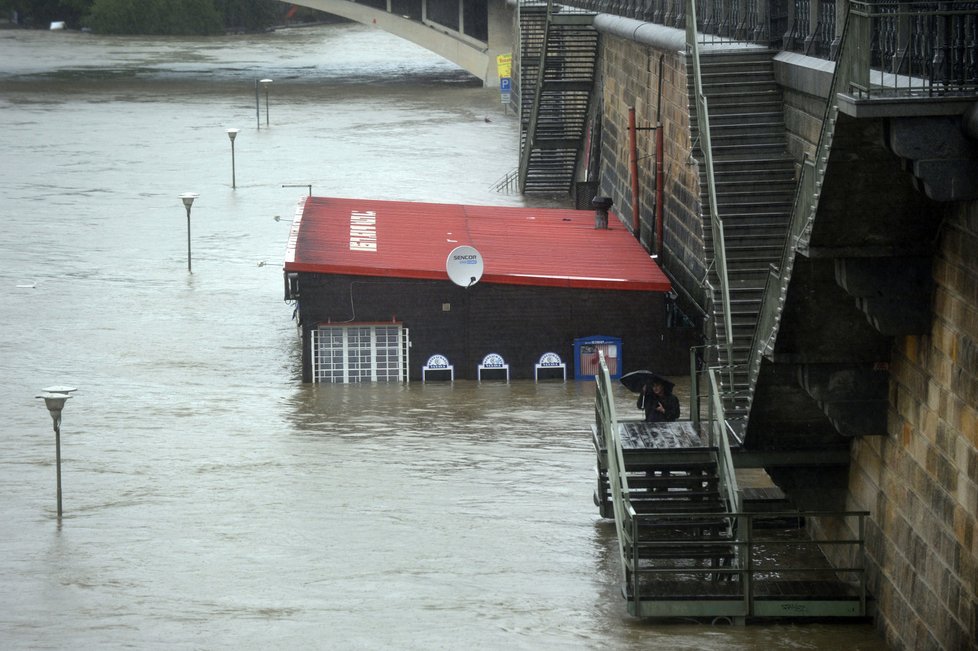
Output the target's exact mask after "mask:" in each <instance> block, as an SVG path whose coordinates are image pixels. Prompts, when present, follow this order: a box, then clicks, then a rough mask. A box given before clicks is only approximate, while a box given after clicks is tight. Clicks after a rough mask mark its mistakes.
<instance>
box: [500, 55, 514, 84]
mask: <svg viewBox="0 0 978 651" xmlns="http://www.w3.org/2000/svg"><path fill="white" fill-rule="evenodd" d="M496 71H497V72H498V73H499V77H500V79H501V78H503V77H512V76H513V55H512V54H500V55H498V56H497V57H496Z"/></svg>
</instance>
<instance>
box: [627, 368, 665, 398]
mask: <svg viewBox="0 0 978 651" xmlns="http://www.w3.org/2000/svg"><path fill="white" fill-rule="evenodd" d="M618 381H619V382H621V383H622V384H624V385H625V388H626V389H628V390H629V391H631V392H632V393H641V392H642V388H643V387H644V386H645V385H646V384H652V383H653V382H662V387H663V388H664V389H665V390H666V393H672V388H673V387H674V386H676V385H675V384H673V383H672V382H670V381H669V380H667V379H665V378H664V377H662V376H661V375H659V374H658V373H653V372H652V371H646V370H641V371H632V372H631V373H625V374H624V375H622V376H621V378H620V379H619V380H618Z"/></svg>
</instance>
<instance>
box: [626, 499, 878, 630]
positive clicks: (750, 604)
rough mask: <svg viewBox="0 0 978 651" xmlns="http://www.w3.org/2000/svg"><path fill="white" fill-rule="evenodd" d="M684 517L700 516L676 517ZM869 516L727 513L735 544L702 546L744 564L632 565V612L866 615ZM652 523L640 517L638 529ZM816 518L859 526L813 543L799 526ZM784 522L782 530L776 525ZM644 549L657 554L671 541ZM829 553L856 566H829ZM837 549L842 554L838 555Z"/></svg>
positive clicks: (861, 513) (853, 513) (705, 543)
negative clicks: (832, 551)
mask: <svg viewBox="0 0 978 651" xmlns="http://www.w3.org/2000/svg"><path fill="white" fill-rule="evenodd" d="M700 515H702V514H700ZM683 516H685V517H690V516H693V517H695V516H696V514H675V517H683ZM868 516H869V513H868V512H867V511H804V512H799V511H788V512H767V513H745V512H736V513H729V514H727V517H730V518H731V519H733V520H735V521H736V522H737V532H738V535H737V537H736V538H734V539H731V540H719V539H718V540H705V541H702V542H700V541H697V544H698V545H702V546H704V547H705V548H714V549H716V550H717V553H718V554H719V553H720V552H721V551H722V550H724V549H726V550H727V551H728V553H730V554H732V555H733V556H735V557H736V558H737V559H739V562H737V563H734V564H732V565H729V566H719V567H718V566H715V565H713V566H688V565H687V566H684V567H650V566H645V567H640V566H638V565H634V566H633V568H632V572H631V574H632V582H631V583H630V584H629V585H628V586H627V589H628V592H627V595H628V597H629V602H630V603H629V611H630V612H631V613H632V614H634V615H636V616H639V617H682V616H686V617H721V616H726V617H866V616H867V615H868V614H869V607H868V597H869V595H868V589H867V574H866V568H865V563H864V559H865V551H864V550H865V544H866V539H865V531H866V528H865V521H866V518H867V517H868ZM670 517H673V516H672V515H670ZM652 518H653V516H650V515H642V514H640V515H638V516H636V517H635V518H634V519H633V521H632V528H633V531H634V532H638V531H639V529H640V528H641V527H642V526H643V523H644V521H646V520H652ZM817 518H846V519H850V520H852V519H855V520H856V526H855V527H854V532H853V533H852V534H851V535H850V536H849V537H810V536H809V535H808V532H807V530H806V529H805V528H804V527H803V526H802V525H803V523H804V522H805V520H806V519H817ZM779 522H780V523H782V525H783V526H777V524H775V525H772V523H779ZM633 535H634V534H633ZM643 544H644V545H645V546H646V548H650V549H655V547H656V546H658V545H662V546H668V545H669V544H670V543H669V542H668V541H663V542H662V543H651V544H650V543H643ZM827 548H836V550H837V553H835V554H833V555H834V556H845V557H848V558H850V559H851V562H849V563H848V564H847V565H844V566H832V565H830V564H829V563H828V561H827V560H826V559H825V556H824V555H823V550H825V549H827ZM840 548H841V550H845V552H844V553H838V551H839V550H840ZM690 595H695V596H694V597H691V596H690Z"/></svg>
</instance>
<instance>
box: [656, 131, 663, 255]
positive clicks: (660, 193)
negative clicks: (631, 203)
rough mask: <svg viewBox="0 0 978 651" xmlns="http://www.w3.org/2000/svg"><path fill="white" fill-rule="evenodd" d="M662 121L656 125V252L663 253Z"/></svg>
mask: <svg viewBox="0 0 978 651" xmlns="http://www.w3.org/2000/svg"><path fill="white" fill-rule="evenodd" d="M662 168H663V164H662V123H661V122H659V123H658V124H657V125H655V252H656V253H657V254H658V255H662V201H663V198H664V197H665V189H664V188H665V183H663V181H664V179H663V178H662Z"/></svg>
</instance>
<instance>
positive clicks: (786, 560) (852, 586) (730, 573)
mask: <svg viewBox="0 0 978 651" xmlns="http://www.w3.org/2000/svg"><path fill="white" fill-rule="evenodd" d="M709 376H710V386H711V405H712V412H713V414H712V415H713V418H711V422H710V431H709V439H710V445H711V446H715V447H717V449H718V457H719V459H718V474H719V475H720V477H721V480H720V484H719V485H720V490H721V491H722V494H723V495H724V498H725V499H726V500H727V501H728V504H729V508H728V511H727V512H721V513H707V514H704V513H703V512H690V513H638V512H636V510H635V508H634V506H633V505H632V504H631V501H630V499H629V495H630V492H631V489H630V488H629V485H628V476H627V469H626V466H625V459H624V452H623V449H622V444H621V438H620V436H619V430H618V418H617V414H616V410H615V403H614V385H613V384H612V382H611V376H610V373H609V372H608V365H607V363H606V362H605V359H604V355H603V354H601V355H599V372H598V374H597V376H596V383H597V392H596V395H595V405H594V406H595V422H596V426H597V428H598V433H599V435H600V437H601V440H602V441H603V442H604V446H605V449H606V451H607V467H608V483H609V485H610V488H611V494H612V497H613V501H614V516H615V529H616V532H617V535H618V552H619V558H620V561H621V567H622V572H623V575H624V576H623V579H624V583H623V586H622V587H623V592H624V594H625V597H626V599H627V601H628V604H629V606H628V609H629V612H631V613H632V614H633V615H636V616H638V617H710V618H712V617H724V616H725V617H864V616H866V615H867V614H868V609H867V596H868V595H867V586H866V570H865V566H864V558H865V519H866V517H867V516H868V515H869V513H868V512H865V511H859V512H828V511H826V512H798V511H790V512H783V513H782V512H778V513H772V512H765V513H747V512H744V511H742V506H741V505H740V501H739V493H738V488H737V483H736V477H735V469H734V465H733V459H732V456H731V455H730V452H729V428H728V426H727V424H726V422H725V419H724V418H723V402H722V401H721V400H720V399H719V397H718V396H719V392H718V387H719V383H718V381H717V374H716V372H715V370H711V371H710V372H709ZM704 517H712V518H718V519H720V520H722V521H725V522H726V523H727V525H726V533H725V535H721V536H717V537H713V538H709V537H707V538H702V539H695V540H691V541H684V540H678V544H679V545H694V546H695V548H696V549H697V550H699V551H700V552H701V553H702V554H704V555H705V558H707V559H709V558H713V559H714V561H713V562H712V563H710V564H707V565H703V564H702V563H697V562H693V563H689V562H687V563H671V564H666V565H656V564H655V563H656V559H659V560H660V561H661V559H662V558H664V557H668V556H669V553H670V552H671V551H672V550H675V548H676V546H677V539H676V538H668V537H657V536H650V535H649V533H648V531H650V530H656V529H660V530H661V529H662V527H663V526H664V525H669V524H670V523H676V524H677V525H680V526H682V525H683V524H688V523H689V522H697V521H702V520H703V518H704ZM806 518H836V519H838V518H844V519H849V520H852V519H855V520H856V522H855V526H852V523H850V525H849V526H848V532H849V533H848V534H846V535H844V536H843V537H814V538H813V537H810V536H809V535H808V532H807V531H806V529H805V528H804V527H803V524H804V522H805V519H806ZM759 523H763V526H758V525H759ZM772 523H775V524H774V525H773V526H772ZM777 523H780V524H777ZM829 547H835V548H838V547H842V548H843V550H847V551H842V552H838V551H837V552H836V553H834V554H832V556H833V557H834V558H847V559H849V562H848V563H847V564H845V565H840V566H832V565H831V564H830V563H829V562H828V561H827V560H826V558H825V556H824V555H823V553H822V552H823V550H825V549H826V548H829ZM719 559H728V560H729V562H726V563H722V562H720V561H719ZM690 595H695V597H694V598H691V597H690Z"/></svg>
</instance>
